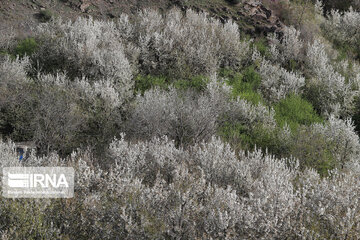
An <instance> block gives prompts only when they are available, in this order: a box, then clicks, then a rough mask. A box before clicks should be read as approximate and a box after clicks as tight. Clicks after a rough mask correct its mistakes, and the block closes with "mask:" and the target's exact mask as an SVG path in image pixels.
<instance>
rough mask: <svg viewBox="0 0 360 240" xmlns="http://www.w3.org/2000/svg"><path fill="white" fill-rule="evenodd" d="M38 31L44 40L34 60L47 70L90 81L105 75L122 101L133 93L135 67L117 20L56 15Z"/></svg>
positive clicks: (105, 79) (105, 80) (102, 77)
mask: <svg viewBox="0 0 360 240" xmlns="http://www.w3.org/2000/svg"><path fill="white" fill-rule="evenodd" d="M37 34H38V38H39V39H40V41H41V44H40V47H39V50H38V51H37V52H36V54H35V56H34V61H39V64H40V67H41V68H42V69H43V70H45V71H48V72H52V73H55V72H57V71H59V70H62V71H66V72H67V75H68V76H70V77H71V78H76V77H79V78H81V77H83V76H86V77H87V78H89V80H90V81H102V79H104V80H103V81H104V82H106V84H107V85H112V86H114V88H115V89H116V91H117V92H118V94H119V96H120V97H121V98H122V101H124V100H126V99H128V98H129V97H131V94H132V88H133V85H134V83H133V81H132V67H131V65H130V63H129V61H128V59H127V57H126V56H125V53H124V51H125V49H124V48H125V47H124V46H123V44H122V42H121V39H120V35H119V33H118V31H117V28H116V26H115V24H114V23H113V22H106V21H97V20H93V19H91V18H89V19H84V18H78V19H77V20H76V21H75V22H63V21H62V20H61V19H56V20H53V21H50V22H49V23H46V24H42V25H40V26H39V27H38V29H37Z"/></svg>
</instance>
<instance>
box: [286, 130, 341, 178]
mask: <svg viewBox="0 0 360 240" xmlns="http://www.w3.org/2000/svg"><path fill="white" fill-rule="evenodd" d="M333 147H334V146H333V145H332V144H330V143H329V141H327V139H326V137H325V136H323V135H321V134H316V133H314V132H313V131H312V129H311V128H309V127H301V128H300V129H299V131H298V132H297V133H296V134H295V135H294V137H293V140H292V144H291V147H290V152H289V153H290V155H291V156H293V157H295V158H297V159H299V163H300V168H301V169H302V170H304V169H305V168H313V169H315V170H317V172H318V173H319V174H320V175H321V176H327V175H328V171H329V170H332V169H334V168H335V167H336V159H335V157H334V156H333V154H332V148H333Z"/></svg>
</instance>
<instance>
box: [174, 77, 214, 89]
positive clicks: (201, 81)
mask: <svg viewBox="0 0 360 240" xmlns="http://www.w3.org/2000/svg"><path fill="white" fill-rule="evenodd" d="M208 82H209V79H208V78H207V77H204V76H201V75H198V76H194V77H192V78H190V79H189V80H177V81H175V82H174V87H175V88H178V89H183V90H186V89H189V88H191V89H194V90H196V91H199V92H201V91H203V90H205V89H206V84H207V83H208Z"/></svg>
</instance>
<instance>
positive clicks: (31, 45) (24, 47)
mask: <svg viewBox="0 0 360 240" xmlns="http://www.w3.org/2000/svg"><path fill="white" fill-rule="evenodd" d="M37 48H38V43H37V42H36V40H35V39H34V38H26V39H24V40H22V41H20V42H19V43H18V45H17V46H16V48H15V49H14V55H18V56H20V57H23V56H25V55H27V56H30V55H32V54H33V53H34V52H35V51H36V49H37Z"/></svg>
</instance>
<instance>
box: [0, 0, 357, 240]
mask: <svg viewBox="0 0 360 240" xmlns="http://www.w3.org/2000/svg"><path fill="white" fill-rule="evenodd" d="M294 4H295V3H294ZM304 4H305V3H304ZM309 4H310V3H306V4H305V5H296V4H295V5H294V6H296V7H298V6H300V7H302V6H309ZM310 6H311V7H312V8H311V9H307V8H305V7H304V8H303V9H302V11H304V14H307V15H309V16H310V15H311V16H312V18H311V19H312V21H314V22H313V23H312V24H313V25H314V26H313V28H307V29H305V28H304V27H303V25H302V24H303V23H302V22H301V21H300V19H299V21H298V24H297V25H296V26H295V27H293V26H289V27H285V28H284V29H283V34H282V35H281V36H279V35H275V34H269V36H267V38H266V39H262V40H261V39H260V40H259V39H257V40H246V39H247V38H245V37H244V36H243V35H242V34H240V31H239V27H238V25H237V24H235V23H234V22H232V21H228V22H226V23H222V22H221V21H219V20H217V19H215V18H210V17H209V16H208V15H207V14H206V13H202V12H199V13H197V12H195V11H192V10H188V11H187V12H182V11H180V10H178V9H172V10H169V11H168V12H166V13H163V14H160V13H159V12H157V11H155V10H143V11H140V12H138V13H137V14H136V16H134V17H133V18H132V19H130V18H129V16H127V15H121V16H120V17H119V18H118V19H117V20H115V21H101V20H94V19H92V18H88V19H87V18H79V19H77V20H75V21H73V22H71V21H69V22H66V21H63V20H61V19H57V18H54V19H52V20H51V21H50V22H48V23H43V24H41V25H39V26H38V27H37V28H36V29H35V31H34V35H33V36H31V37H30V38H28V39H25V40H20V41H19V42H18V44H17V46H16V44H15V45H14V44H11V42H12V41H14V36H13V35H6V36H7V37H4V35H1V34H0V48H1V50H0V133H1V134H2V135H3V138H4V140H3V141H1V142H0V167H5V166H72V167H74V168H75V172H76V184H75V187H76V189H75V197H74V198H73V199H70V200H62V199H59V200H39V201H34V200H31V199H28V200H19V199H17V200H10V199H5V198H0V236H2V238H4V239H8V238H18V239H39V238H46V239H47V238H65V239H66V238H69V239H73V238H74V239H98V238H101V239H113V238H120V239H218V238H220V239H300V238H302V239H356V238H357V236H358V235H359V234H360V224H359V220H360V219H359V218H360V209H359V204H358V199H359V197H360V192H359V189H360V186H359V183H358V182H359V181H358V179H359V177H360V175H359V174H360V167H359V159H360V155H359V154H360V152H359V149H360V142H359V136H358V134H357V132H356V130H355V129H356V127H358V128H359V124H358V123H359V119H360V117H359V112H360V111H359V109H358V106H359V99H360V98H359V80H360V67H359V63H358V56H357V53H356V54H349V53H350V52H351V51H352V50H354V49H355V50H357V46H358V43H359V37H358V36H357V34H358V24H357V22H358V19H360V17H359V16H360V13H358V12H356V11H354V10H352V9H350V10H349V11H347V12H345V13H343V14H340V13H339V12H337V11H335V10H334V11H332V12H331V13H329V15H328V16H327V18H325V17H323V15H322V13H323V9H322V5H321V3H320V2H319V1H317V3H316V5H315V6H314V5H311V4H310ZM289 13H291V12H289ZM296 16H297V15H296ZM309 29H310V30H311V29H316V31H314V32H311V34H309V31H310V30H309ZM349 32H351V33H352V34H351V36H350V35H349ZM309 36H311V37H309ZM353 118H354V120H355V122H354V121H353V120H352V119H353ZM355 124H358V125H357V126H356V125H355ZM25 140H33V141H35V143H36V145H37V151H34V152H32V153H31V154H30V156H29V157H28V158H27V159H26V160H25V161H22V162H19V161H18V158H17V156H16V152H15V150H14V148H15V147H14V144H13V142H12V141H25Z"/></svg>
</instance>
